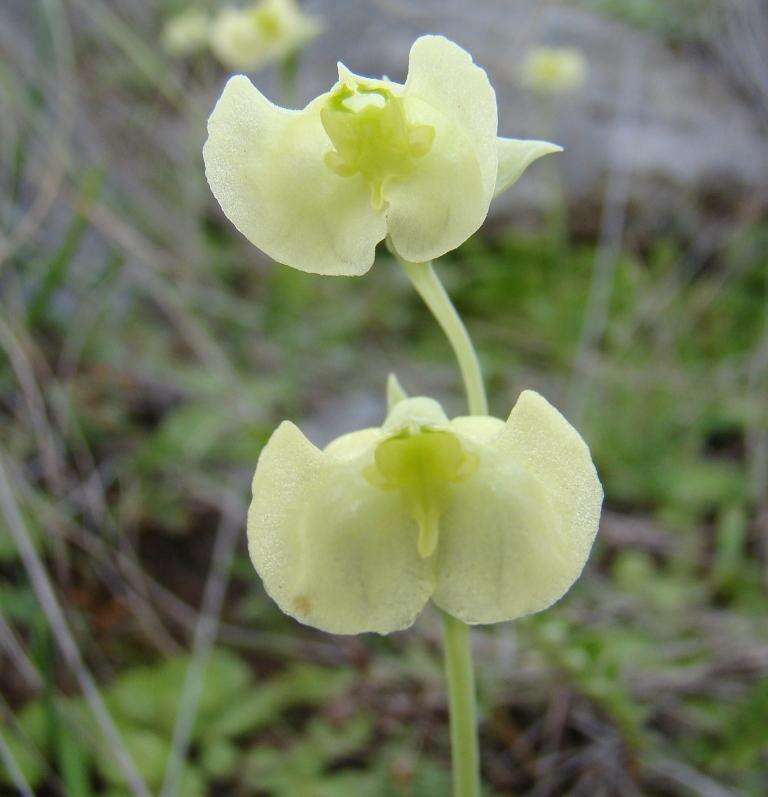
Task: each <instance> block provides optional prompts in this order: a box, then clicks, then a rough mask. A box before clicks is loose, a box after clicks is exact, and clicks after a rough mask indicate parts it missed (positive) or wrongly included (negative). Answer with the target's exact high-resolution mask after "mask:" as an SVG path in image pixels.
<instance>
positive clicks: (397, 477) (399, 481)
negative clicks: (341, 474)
mask: <svg viewBox="0 0 768 797" xmlns="http://www.w3.org/2000/svg"><path fill="white" fill-rule="evenodd" d="M476 469H477V456H476V455H474V454H471V453H469V452H467V451H465V450H464V448H463V447H462V445H461V443H460V441H459V440H458V438H457V437H456V436H455V435H454V434H452V433H451V432H447V431H443V430H438V429H430V428H428V427H421V428H419V429H418V430H413V429H404V430H403V431H401V432H399V433H397V434H395V435H393V436H392V437H389V438H387V439H386V440H384V441H383V442H381V443H379V445H378V446H377V447H376V451H375V453H374V464H373V465H371V466H370V467H368V468H366V470H365V471H364V473H363V475H364V476H365V478H366V479H367V480H368V481H369V482H370V483H371V484H373V485H374V486H375V487H378V488H380V489H382V490H400V491H401V493H402V495H403V498H404V499H405V504H406V507H407V509H408V512H409V513H410V515H411V517H412V518H413V519H414V520H415V521H416V523H417V525H418V527H419V539H418V544H417V547H418V551H419V556H421V557H422V558H426V557H428V556H431V555H432V553H433V552H434V550H435V548H436V547H437V540H438V535H439V520H440V515H441V512H442V508H443V504H444V502H445V495H446V491H447V488H448V487H449V485H451V484H455V483H456V482H460V481H463V480H464V479H466V478H467V477H468V476H470V475H471V474H472V473H474V472H475V470H476Z"/></svg>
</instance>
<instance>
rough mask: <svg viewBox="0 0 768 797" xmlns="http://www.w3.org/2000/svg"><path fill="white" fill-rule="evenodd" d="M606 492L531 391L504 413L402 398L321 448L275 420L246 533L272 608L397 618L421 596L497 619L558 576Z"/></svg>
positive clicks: (329, 622)
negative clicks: (377, 419) (458, 412)
mask: <svg viewBox="0 0 768 797" xmlns="http://www.w3.org/2000/svg"><path fill="white" fill-rule="evenodd" d="M390 392H392V391H390ZM395 393H396V391H395ZM602 498H603V491H602V487H601V485H600V481H599V480H598V477H597V473H596V472H595V468H594V465H593V464H592V460H591V458H590V454H589V450H588V448H587V446H586V444H585V443H584V441H583V440H582V438H581V437H580V436H579V434H578V432H576V430H575V429H574V428H573V427H572V426H571V425H570V424H569V423H568V422H567V421H566V420H565V418H563V416H562V415H561V414H560V413H559V412H558V411H557V410H556V409H555V408H554V407H553V406H552V405H551V404H549V403H548V402H547V401H546V400H545V399H544V398H542V397H541V396H540V395H539V394H538V393H534V392H532V391H525V392H524V393H522V394H521V396H520V398H519V400H518V402H517V404H516V405H515V407H514V409H513V410H512V413H511V414H510V416H509V420H508V421H507V422H506V423H504V422H503V421H501V420H499V419H497V418H490V417H478V416H472V417H461V418H454V419H453V420H452V421H449V420H448V419H447V418H446V416H445V414H444V412H443V410H442V409H441V407H440V405H439V404H438V403H437V402H435V401H433V400H432V399H428V398H412V399H409V398H405V399H402V400H400V401H398V402H397V403H396V404H394V406H393V407H392V408H391V410H390V412H389V415H388V417H387V419H386V421H385V422H384V424H383V426H381V427H380V428H371V429H364V430H362V431H359V432H353V433H351V434H347V435H344V436H342V437H339V438H338V439H336V440H334V441H333V442H332V443H330V444H329V445H328V446H327V447H326V448H325V450H323V451H321V450H320V449H318V448H316V447H315V446H313V445H312V444H311V443H310V442H309V441H308V440H307V439H306V438H305V437H304V435H303V434H302V433H301V432H300V431H299V429H298V428H297V427H296V426H294V425H293V424H292V423H290V422H288V421H286V422H284V423H282V424H281V425H280V426H279V427H278V429H277V430H276V431H275V432H274V434H273V435H272V437H271V438H270V440H269V442H268V443H267V445H266V447H265V448H264V449H263V451H262V453H261V456H260V457H259V463H258V466H257V468H256V474H255V476H254V479H253V501H252V503H251V507H250V510H249V513H248V547H249V552H250V555H251V559H252V560H253V563H254V565H255V567H256V570H257V571H258V572H259V575H260V576H261V578H262V580H263V582H264V586H265V588H266V590H267V592H268V593H269V594H270V595H271V596H272V598H273V599H274V600H275V601H276V602H277V604H278V605H279V606H280V608H281V609H282V610H283V611H284V612H286V613H287V614H290V615H292V616H293V617H295V618H296V619H298V620H300V621H301V622H303V623H306V624H308V625H312V626H315V627H317V628H320V629H322V630H325V631H330V632H332V633H340V634H355V633H360V632H364V631H375V632H378V633H381V634H386V633H389V632H391V631H397V630H399V629H403V628H407V627H408V626H409V625H411V623H412V622H413V621H414V619H415V617H416V615H417V614H418V613H419V612H420V611H421V609H422V608H423V607H424V605H425V604H426V603H427V601H428V600H429V599H430V598H432V600H433V601H434V602H435V603H436V604H437V605H438V606H439V607H440V608H442V609H443V610H444V611H446V612H448V613H449V614H451V615H453V616H454V617H457V618H459V619H460V620H463V621H464V622H466V623H495V622H499V621H502V620H512V619H514V618H516V617H520V616H522V615H525V614H530V613H532V612H537V611H540V610H542V609H545V608H547V607H548V606H550V605H551V604H552V603H554V602H555V601H557V600H558V599H559V598H561V597H562V596H563V595H564V594H565V592H567V590H568V589H569V588H570V586H571V585H572V584H573V582H574V581H575V580H576V579H577V578H578V576H579V574H580V573H581V570H582V568H583V567H584V564H585V562H586V560H587V557H588V556H589V551H590V548H591V546H592V543H593V540H594V538H595V534H596V533H597V527H598V521H599V517H600V507H601V504H602Z"/></svg>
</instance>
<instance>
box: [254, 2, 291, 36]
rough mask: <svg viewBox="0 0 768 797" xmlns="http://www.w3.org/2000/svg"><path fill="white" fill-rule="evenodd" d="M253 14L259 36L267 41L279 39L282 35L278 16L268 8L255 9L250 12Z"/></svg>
mask: <svg viewBox="0 0 768 797" xmlns="http://www.w3.org/2000/svg"><path fill="white" fill-rule="evenodd" d="M251 13H252V14H253V21H254V22H255V23H256V27H257V28H258V29H259V32H260V33H261V35H262V36H263V37H264V39H266V40H267V41H270V40H271V41H275V40H276V39H279V38H280V35H281V33H282V28H283V25H282V22H281V20H280V16H279V14H276V13H275V12H274V11H273V10H272V9H269V8H257V9H256V10H254V11H252V12H251Z"/></svg>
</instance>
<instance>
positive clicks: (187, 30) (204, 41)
mask: <svg viewBox="0 0 768 797" xmlns="http://www.w3.org/2000/svg"><path fill="white" fill-rule="evenodd" d="M210 27H211V20H210V18H209V16H208V14H207V13H206V12H205V11H203V10H202V9H199V8H190V9H187V10H186V11H182V12H181V13H180V14H177V15H176V16H175V17H172V18H171V19H169V20H168V22H167V23H166V24H165V27H164V28H163V36H162V41H163V47H165V49H166V51H167V52H168V53H169V54H170V55H174V56H179V57H183V56H185V55H191V54H192V53H196V52H199V51H200V50H202V49H203V48H204V47H206V46H207V45H208V33H209V30H210Z"/></svg>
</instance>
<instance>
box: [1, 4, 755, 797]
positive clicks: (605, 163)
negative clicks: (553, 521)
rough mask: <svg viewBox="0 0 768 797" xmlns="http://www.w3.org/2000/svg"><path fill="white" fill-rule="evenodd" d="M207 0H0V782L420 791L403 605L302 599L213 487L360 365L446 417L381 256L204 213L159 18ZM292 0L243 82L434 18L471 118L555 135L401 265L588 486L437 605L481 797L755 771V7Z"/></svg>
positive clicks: (161, 790)
mask: <svg viewBox="0 0 768 797" xmlns="http://www.w3.org/2000/svg"><path fill="white" fill-rule="evenodd" d="M221 7H223V3H221V4H219V3H217V2H214V1H213V0H212V1H211V2H207V3H206V2H201V3H197V4H193V3H191V2H183V1H182V0H154V2H153V0H2V3H1V4H0V686H1V690H2V701H0V711H1V712H2V721H1V722H0V728H1V730H0V784H2V785H0V793H2V794H8V795H10V794H24V795H28V794H35V795H46V796H47V795H72V797H82V796H86V797H87V795H96V794H98V795H109V796H110V797H122V796H123V795H130V794H138V795H146V794H153V795H155V794H162V795H163V797H170V796H171V795H174V794H178V795H182V797H195V796H196V795H235V796H236V795H270V796H274V797H288V796H290V797H297V796H298V797H326V795H332V796H333V797H337V796H339V797H345V796H346V795H354V796H355V797H358V796H362V797H365V795H375V796H376V797H378V796H379V795H384V796H385V797H399V796H400V795H403V796H411V797H433V796H434V795H447V794H448V793H449V789H450V787H449V757H450V754H449V739H448V727H447V711H446V703H445V696H444V692H443V682H442V662H441V653H440V630H439V622H438V618H437V616H436V614H435V613H434V610H432V609H430V608H428V609H427V610H426V611H425V612H424V613H423V614H422V616H421V617H420V618H419V620H418V622H417V623H416V625H415V626H414V627H413V628H412V629H410V630H409V631H406V632H403V633H399V634H393V635H391V636H388V637H376V636H373V635H366V636H361V637H356V638H346V637H338V638H337V637H332V636H329V635H326V634H322V633H320V632H316V631H314V630H312V629H309V628H305V627H302V626H300V625H299V624H297V623H296V622H294V621H292V620H290V619H288V618H286V617H285V616H283V615H282V614H281V613H280V612H279V610H277V608H276V607H275V606H274V605H273V604H272V603H271V601H270V600H269V599H268V598H267V597H266V596H265V594H264V592H263V590H262V587H261V584H260V581H259V579H258V577H257V576H256V574H255V573H254V571H253V569H252V567H251V565H250V562H249V560H248V557H247V553H246V550H245V531H244V519H245V511H246V507H247V504H248V500H249V485H250V478H251V475H252V472H253V469H254V466H255V463H256V459H257V457H258V454H259V450H260V448H261V446H262V445H263V444H264V442H265V441H266V439H267V438H268V436H269V434H270V432H271V430H272V429H273V428H274V426H275V425H276V424H277V423H278V422H279V421H280V420H281V419H283V418H290V419H291V420H293V421H295V422H296V423H298V424H299V425H300V426H301V427H302V429H304V430H305V431H306V433H307V434H308V435H309V436H310V438H311V439H313V440H314V442H316V443H318V444H323V443H325V442H327V441H328V440H329V439H331V438H332V437H334V436H336V435H337V434H340V433H343V432H346V431H350V430H353V429H357V428H360V427H362V426H366V425H373V424H378V423H379V422H380V421H381V419H382V417H383V414H384V411H385V398H384V385H385V380H386V376H387V374H388V373H389V372H395V373H397V375H398V377H399V379H400V381H401V382H402V384H403V386H404V387H405V389H406V390H407V391H408V392H409V393H411V394H429V395H432V396H435V397H437V398H439V399H440V400H441V401H442V402H443V403H444V405H445V406H446V407H447V408H448V410H449V411H450V412H451V413H452V414H459V413H462V412H463V397H462V389H461V384H460V382H459V379H458V376H457V371H456V367H455V364H454V362H453V359H452V355H451V352H450V350H449V348H448V346H447V344H446V342H445V341H444V339H443V338H442V336H441V334H440V332H439V331H438V330H437V328H436V326H435V325H434V323H433V322H432V320H431V318H430V317H429V315H428V313H427V311H426V310H425V309H424V308H423V307H422V306H421V305H420V303H419V301H418V298H417V297H416V295H415V293H414V292H413V291H412V289H411V288H410V287H409V285H408V284H407V281H406V279H405V277H404V275H403V274H402V273H400V271H399V270H398V268H397V267H396V266H395V264H394V263H393V262H392V261H391V260H390V259H389V258H388V256H387V254H386V252H384V251H382V252H381V255H380V257H379V259H378V262H377V264H376V266H375V267H374V269H373V270H372V271H371V273H370V274H368V275H367V276H365V277H363V278H320V277H315V276H311V275H306V274H301V273H299V272H297V271H294V270H292V269H289V268H286V267H282V266H276V265H275V264H272V263H270V262H268V260H267V259H266V258H265V257H264V256H262V255H261V254H260V253H259V252H258V251H257V250H255V249H254V248H253V247H251V246H250V245H248V244H247V242H246V241H245V240H244V239H243V238H241V236H240V235H239V234H238V233H237V232H236V231H235V230H234V229H233V227H232V226H231V225H230V224H229V223H228V222H227V221H226V219H225V218H224V217H223V216H222V214H221V212H220V210H219V208H218V206H217V204H216V202H215V201H214V200H213V198H212V196H211V195H210V192H209V189H208V186H207V184H206V182H205V178H204V175H203V169H202V160H201V154H200V150H201V146H202V143H203V141H204V138H205V119H206V116H207V114H208V113H209V111H210V109H211V108H212V105H213V103H214V101H215V99H216V97H217V96H218V94H219V92H220V91H221V88H222V86H223V83H224V81H225V79H226V77H227V75H228V73H229V72H230V71H231V69H230V68H229V67H228V66H227V65H225V64H222V63H221V62H220V60H219V59H217V58H216V57H215V55H214V53H213V52H211V50H210V48H209V47H207V46H206V45H205V44H204V43H202V42H201V41H200V39H199V37H198V39H195V36H194V35H193V34H194V32H195V28H194V25H193V24H192V23H188V27H187V29H186V34H185V33H184V29H182V32H181V33H179V29H178V27H177V31H176V35H175V38H174V34H172V33H171V32H170V30H171V28H169V26H172V25H173V21H174V20H176V19H177V18H178V15H179V14H184V13H186V12H188V10H189V9H190V8H193V9H195V10H196V11H197V13H203V15H204V14H211V15H215V14H216V12H217V9H220V8H221ZM303 9H304V11H305V12H306V13H307V14H309V15H311V16H312V17H313V18H314V19H315V20H317V21H319V22H320V24H321V25H322V27H323V31H322V33H320V35H318V36H316V37H314V38H312V39H311V41H307V42H306V43H304V44H303V45H302V46H301V48H300V50H299V51H298V52H295V53H293V54H291V55H289V56H288V57H287V58H285V57H284V58H282V60H281V59H278V61H277V62H273V63H264V64H262V65H260V66H259V68H258V69H257V70H256V71H255V72H254V73H253V75H252V77H253V79H254V81H255V82H256V83H257V85H258V86H259V87H261V88H262V89H263V90H264V92H265V93H266V94H267V95H268V96H270V97H272V98H273V99H275V100H276V101H278V102H285V103H287V104H290V103H292V102H295V103H298V104H302V103H304V102H306V101H307V100H309V99H310V98H312V97H314V96H315V95H316V94H318V93H320V92H322V91H324V90H326V89H327V88H328V87H329V86H330V85H332V83H333V82H334V81H335V75H336V70H335V64H336V61H337V60H342V61H344V63H345V64H347V66H349V67H350V68H351V69H353V70H354V71H356V72H359V73H363V74H370V75H382V74H386V75H387V76H388V77H390V78H392V79H395V80H402V79H403V78H404V76H405V70H406V66H407V55H408V50H409V47H410V44H411V42H412V41H413V39H414V38H416V36H418V35H420V34H422V33H427V32H431V33H444V34H446V35H448V36H449V37H451V38H453V39H454V40H456V41H457V42H458V43H460V44H461V45H463V46H464V47H465V48H467V49H468V50H469V51H470V52H471V53H472V54H473V55H474V57H475V60H476V61H478V62H479V63H480V64H481V65H483V66H484V67H486V68H487V70H488V71H489V73H490V76H491V80H492V83H493V84H494V86H495V88H496V90H497V93H498V97H499V108H500V115H501V122H500V132H502V133H503V134H504V135H508V136H512V137H518V138H544V139H551V140H554V141H557V142H558V143H560V144H562V145H563V146H564V147H565V150H566V151H565V153H564V154H563V155H560V156H557V157H556V158H549V159H545V160H544V161H541V162H539V163H537V164H535V165H534V166H533V167H531V169H530V170H529V171H528V172H527V173H526V174H525V176H524V177H523V178H522V179H521V180H520V182H519V183H518V184H517V185H516V186H515V187H514V188H513V189H512V190H511V191H509V193H508V194H507V195H505V196H504V197H503V198H502V199H501V200H499V201H498V203H495V204H494V206H493V207H492V210H491V215H490V217H489V220H488V222H487V223H486V225H485V226H484V228H483V229H482V230H481V231H480V232H479V233H478V234H477V235H476V236H475V237H474V238H472V239H471V240H470V241H468V242H467V243H466V244H465V245H464V246H463V247H462V248H461V249H460V250H458V251H457V252H455V253H453V254H451V255H450V256H448V257H446V258H444V259H443V260H442V261H441V263H440V265H439V272H440V274H441V275H442V277H443V279H444V280H445V282H446V284H447V286H448V289H449V291H450V293H451V295H452V296H453V297H454V299H455V302H456V303H457V305H458V307H459V310H460V312H461V313H462V315H463V316H464V318H465V321H466V323H467V326H468V327H469V330H470V332H471V334H472V335H473V337H474V339H475V342H476V345H477V347H478V349H479V351H480V356H481V360H482V364H483V368H484V372H485V374H486V377H487V380H488V384H489V389H490V398H491V406H492V411H493V412H494V414H496V415H499V416H501V417H505V416H506V414H507V413H508V412H509V410H510V408H511V406H512V405H513V403H514V401H515V399H516V397H517V394H518V393H519V391H520V390H521V389H522V388H525V387H532V388H534V389H536V390H539V391H540V392H542V393H543V394H544V395H545V396H547V397H548V398H549V399H550V400H551V401H552V402H553V403H554V404H556V405H557V406H558V407H559V408H560V409H561V410H562V411H563V412H564V413H565V414H566V415H567V416H568V417H569V418H570V419H571V421H572V422H573V423H574V425H576V426H577V427H578V428H579V430H580V431H581V432H582V434H583V435H584V437H585V438H586V439H587V440H588V441H589V444H590V446H591V447H592V450H593V453H594V457H595V459H596V462H597V466H598V470H599V472H600V474H601V476H602V479H603V482H604V485H605V490H606V504H605V511H604V514H603V518H602V526H601V532H600V535H599V537H598V542H597V544H596V547H595V549H594V551H593V554H592V557H591V560H590V563H589V565H588V568H587V571H586V572H585V575H584V576H583V578H582V579H581V580H580V581H579V582H578V583H577V585H576V586H575V588H574V589H573V590H572V592H571V593H570V594H569V595H568V596H567V597H566V598H565V599H564V600H563V601H562V602H561V603H559V604H558V605H557V606H555V607H554V608H553V609H551V610H550V611H548V612H545V613H543V614H541V615H537V616H534V617H530V618H526V619H524V620H522V621H519V622H517V623H514V624H503V625H499V626H493V627H487V628H479V629H477V630H476V632H475V634H474V644H475V655H476V666H477V677H478V685H479V693H480V709H481V717H482V727H481V744H482V767H483V776H484V781H485V784H486V795H489V796H490V795H493V796H494V797H499V796H500V795H513V794H515V795H521V794H525V795H535V796H536V797H547V796H551V795H590V796H591V795H670V796H673V795H674V796H677V795H681V796H683V795H704V796H705V797H727V795H765V794H768V623H767V622H766V621H767V620H768V604H767V603H766V596H767V594H768V219H767V218H766V207H767V205H768V147H767V146H766V133H767V132H768V7H766V5H765V3H764V2H763V0H675V1H674V2H667V1H665V0H572V2H565V0H563V1H562V2H544V1H543V0H542V1H541V2H536V3H532V2H527V1H525V2H524V1H515V0H506V1H504V0H485V1H484V2H479V3H467V2H460V1H459V0H418V2H417V0H369V1H368V2H365V3H362V2H356V3H351V2H344V0H316V1H315V2H307V3H306V4H305V5H304V6H303ZM185 36H186V38H185ZM541 48H557V49H555V50H554V51H553V50H552V49H549V50H544V51H542V50H541ZM562 48H567V49H566V52H567V53H568V55H567V57H566V58H565V61H563V58H564V53H563V49H562ZM553 52H554V55H555V56H556V57H555V58H554V59H552V55H553ZM536 53H538V55H536ZM542 53H543V54H542ZM558 57H559V58H560V60H559V61H558ZM537 58H538V61H537V60H536V59H537ZM532 59H533V60H532ZM542 59H543V60H542ZM547 59H549V60H547ZM537 63H538V66H537ZM563 63H565V67H563ZM542 64H543V66H542ZM553 64H554V66H553ZM568 64H570V66H568ZM574 64H575V65H576V66H574ZM561 73H562V74H561ZM299 231H300V225H299V222H298V220H297V233H298V232H299Z"/></svg>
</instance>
